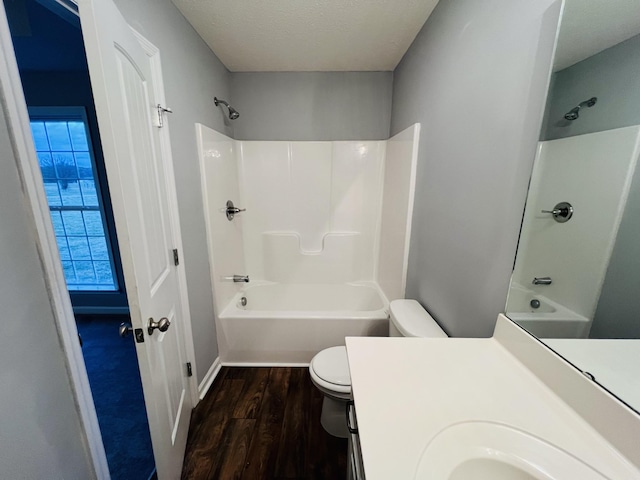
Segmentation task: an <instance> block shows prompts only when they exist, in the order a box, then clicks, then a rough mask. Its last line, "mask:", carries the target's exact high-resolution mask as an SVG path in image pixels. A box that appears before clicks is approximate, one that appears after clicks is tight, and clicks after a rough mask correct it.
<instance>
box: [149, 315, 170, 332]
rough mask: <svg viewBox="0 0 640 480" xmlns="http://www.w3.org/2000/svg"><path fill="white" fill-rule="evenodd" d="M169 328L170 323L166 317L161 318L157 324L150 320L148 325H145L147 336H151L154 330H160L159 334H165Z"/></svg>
mask: <svg viewBox="0 0 640 480" xmlns="http://www.w3.org/2000/svg"><path fill="white" fill-rule="evenodd" d="M170 326H171V322H170V321H169V319H168V318H167V317H162V318H161V319H160V320H158V321H157V322H156V321H154V320H153V318H150V319H149V323H147V333H148V334H149V335H153V331H154V330H155V329H156V328H157V329H158V330H160V331H161V332H166V331H167V330H169V327H170Z"/></svg>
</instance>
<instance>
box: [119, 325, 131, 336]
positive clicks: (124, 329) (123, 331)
mask: <svg viewBox="0 0 640 480" xmlns="http://www.w3.org/2000/svg"><path fill="white" fill-rule="evenodd" d="M132 331H133V327H132V326H131V324H130V323H127V322H122V323H121V324H120V327H119V328H118V335H120V336H121V337H122V338H127V337H128V336H129V334H130V333H131V332H132Z"/></svg>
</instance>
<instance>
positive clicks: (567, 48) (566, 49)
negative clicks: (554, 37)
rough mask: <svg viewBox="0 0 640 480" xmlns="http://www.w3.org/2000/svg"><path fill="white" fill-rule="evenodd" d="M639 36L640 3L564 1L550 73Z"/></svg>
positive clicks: (634, 0) (639, 0) (636, 0)
mask: <svg viewBox="0 0 640 480" xmlns="http://www.w3.org/2000/svg"><path fill="white" fill-rule="evenodd" d="M638 34H640V0H566V3H565V7H564V16H563V18H562V24H561V26H560V36H559V37H558V50H557V52H556V60H555V67H554V70H556V71H558V70H562V69H563V68H567V67H569V66H571V65H573V64H574V63H578V62H579V61H581V60H584V59H585V58H588V57H590V56H592V55H595V54H596V53H598V52H601V51H603V50H606V49H607V48H609V47H613V46H614V45H617V44H618V43H620V42H623V41H625V40H627V39H629V38H631V37H633V36H635V35H638Z"/></svg>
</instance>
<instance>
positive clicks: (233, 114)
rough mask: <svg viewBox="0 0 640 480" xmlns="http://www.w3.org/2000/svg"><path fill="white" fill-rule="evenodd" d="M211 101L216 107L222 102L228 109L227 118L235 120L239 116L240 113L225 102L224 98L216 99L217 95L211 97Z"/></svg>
mask: <svg viewBox="0 0 640 480" xmlns="http://www.w3.org/2000/svg"><path fill="white" fill-rule="evenodd" d="M213 103H214V104H215V106H216V107H217V106H219V105H220V104H222V105H224V106H225V107H227V108H228V109H229V120H235V119H236V118H238V117H239V116H240V114H239V113H238V111H237V110H236V109H235V108H233V107H232V106H231V105H229V103H227V102H225V101H224V100H218V97H213Z"/></svg>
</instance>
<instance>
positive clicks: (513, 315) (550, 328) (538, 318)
mask: <svg viewBox="0 0 640 480" xmlns="http://www.w3.org/2000/svg"><path fill="white" fill-rule="evenodd" d="M532 300H537V301H538V302H539V307H537V308H534V307H532V306H531V301H532ZM506 311H507V316H508V317H509V318H510V319H511V320H513V321H514V322H516V323H517V324H518V325H520V326H521V327H522V328H524V329H525V330H527V331H528V332H529V333H531V334H533V335H535V336H536V337H538V338H587V337H588V336H589V330H590V329H591V321H590V320H589V319H588V318H587V317H584V316H582V315H580V314H578V313H576V312H574V311H572V310H570V309H568V308H567V307H565V306H563V305H561V304H559V303H557V302H554V301H553V300H550V299H548V298H547V297H545V296H544V295H540V294H539V293H536V292H534V291H532V290H529V289H527V288H525V287H522V286H520V285H512V287H511V289H510V290H509V298H508V300H507V308H506Z"/></svg>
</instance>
